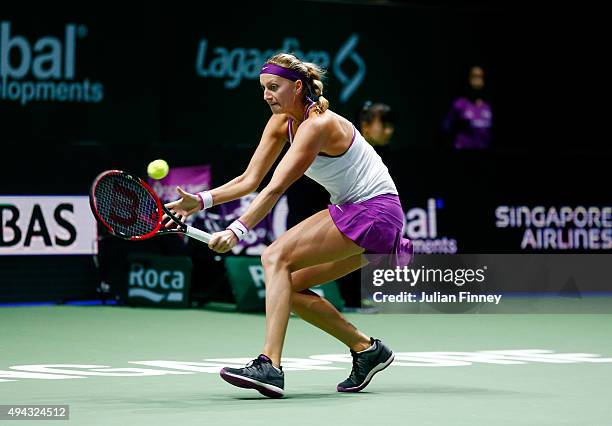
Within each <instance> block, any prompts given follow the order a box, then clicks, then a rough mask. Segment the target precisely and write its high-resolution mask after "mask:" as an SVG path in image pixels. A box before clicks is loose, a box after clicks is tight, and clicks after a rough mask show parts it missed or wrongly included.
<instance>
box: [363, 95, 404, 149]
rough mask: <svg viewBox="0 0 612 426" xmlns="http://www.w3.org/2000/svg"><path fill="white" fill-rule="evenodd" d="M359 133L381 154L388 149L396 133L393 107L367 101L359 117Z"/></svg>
mask: <svg viewBox="0 0 612 426" xmlns="http://www.w3.org/2000/svg"><path fill="white" fill-rule="evenodd" d="M357 122H358V123H359V131H360V132H361V134H362V135H363V137H364V138H365V140H367V141H368V142H369V143H370V145H372V146H373V147H374V149H376V151H377V152H378V153H379V154H380V153H381V152H383V151H386V150H387V149H388V145H389V143H390V141H391V137H392V136H393V132H394V131H395V116H394V114H393V111H392V110H391V107H390V106H389V105H387V104H383V103H378V102H377V103H372V102H370V101H367V102H365V103H364V104H363V106H362V107H361V109H360V110H359V114H358V117H357Z"/></svg>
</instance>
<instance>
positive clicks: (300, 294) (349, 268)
mask: <svg viewBox="0 0 612 426" xmlns="http://www.w3.org/2000/svg"><path fill="white" fill-rule="evenodd" d="M366 263H367V260H365V258H364V257H363V256H362V255H361V254H358V255H355V256H351V257H349V258H346V259H342V260H339V261H336V262H329V263H325V264H323V265H315V266H310V267H308V268H304V269H300V270H299V271H295V272H293V273H292V274H291V281H292V286H293V290H294V292H293V293H292V297H291V310H292V311H293V312H295V313H296V314H297V315H298V316H300V317H301V318H302V319H303V320H305V321H307V322H309V323H310V324H312V325H314V326H315V327H318V328H320V329H321V330H323V331H325V332H326V333H328V334H330V335H332V336H333V337H335V338H336V339H338V340H340V341H341V342H342V343H344V344H345V345H347V346H348V347H349V348H350V349H352V350H353V351H355V352H358V351H362V350H364V349H367V348H368V347H369V346H370V338H369V337H368V336H366V335H365V334H364V333H362V332H361V331H359V330H358V329H357V328H356V327H355V326H354V325H353V324H351V323H350V322H348V321H347V320H346V318H344V316H343V315H342V314H341V313H340V312H338V310H337V309H336V308H335V307H334V305H332V304H331V303H330V302H329V301H328V300H326V299H325V298H323V297H320V296H319V295H318V294H316V293H315V292H313V291H311V290H308V289H309V288H310V287H313V286H315V285H318V284H323V283H326V282H329V281H332V280H335V279H338V278H340V277H343V276H345V275H347V274H349V273H350V272H353V271H355V270H357V269H359V268H361V267H362V266H364V265H365V264H366Z"/></svg>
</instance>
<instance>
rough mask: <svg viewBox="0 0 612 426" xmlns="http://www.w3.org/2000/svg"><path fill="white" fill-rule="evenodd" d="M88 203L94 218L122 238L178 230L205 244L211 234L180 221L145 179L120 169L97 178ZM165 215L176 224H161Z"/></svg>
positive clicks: (133, 238) (170, 232)
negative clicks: (173, 226) (172, 226)
mask: <svg viewBox="0 0 612 426" xmlns="http://www.w3.org/2000/svg"><path fill="white" fill-rule="evenodd" d="M89 204H90V206H91V210H92V211H93V213H94V216H95V217H96V219H97V221H98V222H100V223H101V224H102V225H103V226H104V227H105V228H106V229H107V230H108V231H109V232H110V233H111V234H112V235H114V236H116V237H119V238H123V239H125V240H136V241H137V240H146V239H148V238H152V237H155V236H158V235H165V234H177V233H181V234H185V235H187V236H188V237H191V238H195V239H196V240H199V241H202V242H204V243H207V244H208V242H209V241H210V239H211V237H212V235H211V234H208V233H206V232H204V231H200V230H199V229H196V228H194V227H193V226H189V225H187V224H185V223H183V222H181V220H180V219H179V218H177V217H176V216H175V215H174V214H172V213H171V212H170V211H169V210H168V209H167V208H166V206H164V205H163V204H162V202H161V200H160V199H159V197H158V196H157V194H156V193H155V191H153V189H151V187H150V186H149V185H148V184H147V183H146V182H145V181H143V180H142V179H140V178H139V177H135V176H132V175H130V174H128V173H126V172H123V171H121V170H108V171H105V172H102V173H101V174H100V175H98V177H96V180H95V181H94V183H93V185H92V186H91V191H90V193H89ZM164 214H165V215H166V216H167V217H168V218H170V220H171V221H173V222H174V223H175V224H176V227H175V228H171V229H168V228H166V227H165V226H164V223H163V218H164Z"/></svg>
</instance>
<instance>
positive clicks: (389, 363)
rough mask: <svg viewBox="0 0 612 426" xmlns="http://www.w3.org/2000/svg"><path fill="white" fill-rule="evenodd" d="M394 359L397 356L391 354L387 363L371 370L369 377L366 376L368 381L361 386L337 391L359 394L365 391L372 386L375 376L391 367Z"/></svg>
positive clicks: (341, 388)
mask: <svg viewBox="0 0 612 426" xmlns="http://www.w3.org/2000/svg"><path fill="white" fill-rule="evenodd" d="M394 359H395V354H394V353H393V352H391V356H390V357H389V358H388V359H387V360H386V361H385V362H381V363H380V364H378V365H377V366H376V367H374V368H373V369H372V370H370V372H369V373H368V375H367V376H366V379H365V380H364V381H363V383H362V384H360V385H359V386H355V387H352V388H343V387H340V386H338V387H337V388H336V390H337V391H338V392H359V391H360V390H363V389H364V388H365V387H366V386H367V385H369V384H370V382H371V381H372V378H373V377H374V375H375V374H376V373H378V372H381V371H383V370H384V369H385V368H387V367H388V366H390V365H391V363H392V362H393V360H394Z"/></svg>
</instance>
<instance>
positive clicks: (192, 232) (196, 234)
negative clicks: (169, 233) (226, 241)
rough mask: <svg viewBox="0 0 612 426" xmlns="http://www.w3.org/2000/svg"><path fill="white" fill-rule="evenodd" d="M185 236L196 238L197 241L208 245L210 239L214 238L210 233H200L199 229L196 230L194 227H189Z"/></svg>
mask: <svg viewBox="0 0 612 426" xmlns="http://www.w3.org/2000/svg"><path fill="white" fill-rule="evenodd" d="M185 235H187V236H188V237H191V238H195V239H196V240H200V241H202V242H203V243H206V244H208V243H209V241H210V239H211V238H212V235H211V234H209V233H208V232H204V231H200V230H199V229H198V228H194V227H193V226H187V230H186V231H185Z"/></svg>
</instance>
